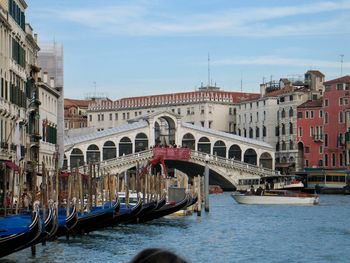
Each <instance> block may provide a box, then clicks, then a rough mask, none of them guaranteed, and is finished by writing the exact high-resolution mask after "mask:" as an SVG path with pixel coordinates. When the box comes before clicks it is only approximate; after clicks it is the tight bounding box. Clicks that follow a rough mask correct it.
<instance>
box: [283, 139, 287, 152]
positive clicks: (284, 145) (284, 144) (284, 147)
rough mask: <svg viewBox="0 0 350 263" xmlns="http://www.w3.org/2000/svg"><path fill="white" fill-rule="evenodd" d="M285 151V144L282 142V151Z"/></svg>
mask: <svg viewBox="0 0 350 263" xmlns="http://www.w3.org/2000/svg"><path fill="white" fill-rule="evenodd" d="M286 149H287V147H286V142H285V141H282V151H285V150H286Z"/></svg>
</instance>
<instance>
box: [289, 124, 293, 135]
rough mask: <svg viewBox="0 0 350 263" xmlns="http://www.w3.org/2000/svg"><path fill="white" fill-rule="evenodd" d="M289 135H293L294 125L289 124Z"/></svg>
mask: <svg viewBox="0 0 350 263" xmlns="http://www.w3.org/2000/svg"><path fill="white" fill-rule="evenodd" d="M289 134H293V123H291V122H290V123H289Z"/></svg>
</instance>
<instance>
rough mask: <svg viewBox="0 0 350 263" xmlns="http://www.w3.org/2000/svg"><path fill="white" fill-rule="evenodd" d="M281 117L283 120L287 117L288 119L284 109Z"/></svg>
mask: <svg viewBox="0 0 350 263" xmlns="http://www.w3.org/2000/svg"><path fill="white" fill-rule="evenodd" d="M281 117H282V118H285V117H286V111H285V110H284V108H283V109H282V112H281Z"/></svg>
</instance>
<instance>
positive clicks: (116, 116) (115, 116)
mask: <svg viewBox="0 0 350 263" xmlns="http://www.w3.org/2000/svg"><path fill="white" fill-rule="evenodd" d="M114 119H115V120H116V121H117V120H118V113H115V114H114Z"/></svg>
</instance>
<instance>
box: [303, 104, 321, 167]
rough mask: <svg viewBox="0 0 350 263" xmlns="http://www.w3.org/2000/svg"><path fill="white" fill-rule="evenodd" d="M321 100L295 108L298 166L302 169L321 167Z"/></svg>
mask: <svg viewBox="0 0 350 263" xmlns="http://www.w3.org/2000/svg"><path fill="white" fill-rule="evenodd" d="M322 103H323V100H322V98H320V99H317V100H308V101H307V102H305V103H303V104H301V105H299V106H298V107H297V112H298V114H297V118H298V119H297V143H298V150H299V158H300V160H299V162H300V163H299V164H300V167H304V168H316V167H323V139H324V138H323V137H324V136H323V109H322Z"/></svg>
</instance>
